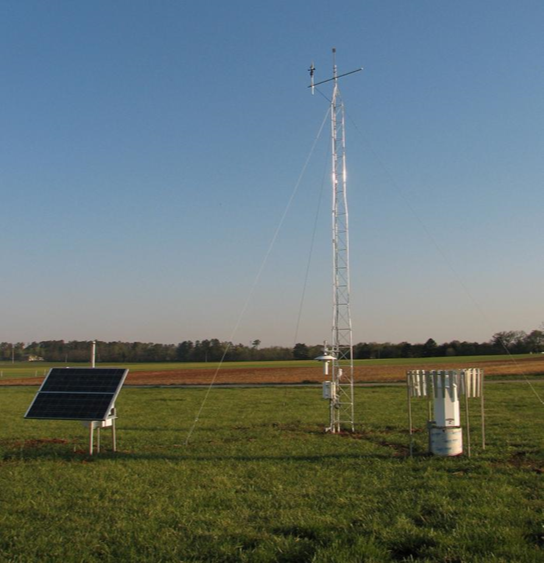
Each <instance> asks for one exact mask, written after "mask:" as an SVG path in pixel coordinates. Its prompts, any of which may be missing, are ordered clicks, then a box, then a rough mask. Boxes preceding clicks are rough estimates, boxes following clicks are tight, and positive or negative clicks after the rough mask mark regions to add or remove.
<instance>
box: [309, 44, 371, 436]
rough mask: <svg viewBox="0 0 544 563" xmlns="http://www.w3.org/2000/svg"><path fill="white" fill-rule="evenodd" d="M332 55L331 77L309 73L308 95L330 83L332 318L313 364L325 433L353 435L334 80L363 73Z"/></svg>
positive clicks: (342, 134)
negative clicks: (318, 374)
mask: <svg viewBox="0 0 544 563" xmlns="http://www.w3.org/2000/svg"><path fill="white" fill-rule="evenodd" d="M332 53H333V71H332V72H333V76H332V78H329V79H327V80H323V81H321V82H317V83H314V74H315V70H316V69H315V66H314V64H313V63H312V65H311V67H310V69H309V71H310V79H311V84H310V86H309V88H311V89H312V94H313V93H314V90H315V88H316V86H319V85H321V84H325V83H327V82H333V92H332V98H331V101H330V104H331V107H330V112H331V156H332V174H331V176H332V246H333V314H332V345H331V347H330V349H329V347H328V346H327V343H325V346H324V350H323V355H322V356H319V357H318V358H316V360H319V361H322V362H323V368H324V373H325V375H329V366H330V367H331V370H330V377H331V379H330V381H325V382H324V384H323V397H324V398H325V399H327V400H328V401H329V406H330V409H329V413H330V416H329V426H328V427H327V431H329V432H340V430H341V429H342V428H345V429H348V430H351V431H353V430H354V427H355V408H354V393H353V336H352V326H351V312H350V277H349V222H348V200H347V169H346V123H345V111H344V103H343V101H342V97H341V95H340V89H339V88H338V79H339V78H342V77H344V76H348V75H349V74H354V73H356V72H359V71H361V70H363V69H362V68H358V69H356V70H353V71H351V72H346V73H344V74H340V75H339V74H338V69H337V66H336V49H333V50H332Z"/></svg>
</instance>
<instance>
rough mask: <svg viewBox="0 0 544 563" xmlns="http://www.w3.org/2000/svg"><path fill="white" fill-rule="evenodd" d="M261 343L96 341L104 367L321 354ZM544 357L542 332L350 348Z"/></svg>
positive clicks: (66, 353)
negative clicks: (117, 364)
mask: <svg viewBox="0 0 544 563" xmlns="http://www.w3.org/2000/svg"><path fill="white" fill-rule="evenodd" d="M260 344H261V341H260V340H254V341H252V342H251V343H250V344H249V345H244V344H233V343H232V342H222V341H220V340H218V339H217V338H212V339H211V340H196V341H195V342H193V341H191V340H185V341H183V342H180V343H179V344H156V343H152V342H102V341H97V352H96V359H97V361H98V362H100V363H107V362H218V361H221V360H224V361H226V362H248V361H274V360H311V359H313V358H315V357H317V356H319V355H321V353H322V352H323V345H322V344H317V345H307V344H304V343H302V342H299V343H297V344H295V346H294V347H285V346H269V347H263V348H261V346H260ZM90 350H91V342H90V341H80V340H73V341H69V342H65V341H64V340H46V341H43V342H32V343H30V344H26V343H24V342H18V343H9V342H1V343H0V361H4V362H6V361H8V362H9V361H12V360H14V361H25V360H26V361H29V360H30V361H32V360H37V359H40V360H44V361H47V362H66V363H68V362H89V360H90ZM542 352H544V332H543V331H542V330H533V331H531V332H530V333H526V332H524V331H505V332H497V333H496V334H494V335H493V337H492V338H491V340H489V341H488V342H467V341H459V340H452V341H451V342H444V343H442V344H437V342H436V341H435V340H433V339H432V338H429V339H428V340H427V341H426V342H424V343H422V344H411V343H409V342H400V343H398V344H394V343H391V342H359V343H358V344H355V345H354V347H353V355H354V358H355V359H380V358H381V359H388V358H433V357H448V356H449V357H453V356H480V355H492V354H505V353H511V354H527V353H533V354H538V353H542Z"/></svg>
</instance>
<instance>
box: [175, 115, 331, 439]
mask: <svg viewBox="0 0 544 563" xmlns="http://www.w3.org/2000/svg"><path fill="white" fill-rule="evenodd" d="M329 111H330V109H329V108H327V111H326V113H325V117H324V118H323V121H322V122H321V125H320V127H319V131H318V133H317V136H316V137H315V139H314V142H313V144H312V148H311V149H310V152H309V154H308V156H307V158H306V161H305V162H304V165H303V167H302V170H301V172H300V174H299V177H298V180H297V182H296V183H295V186H294V188H293V191H292V193H291V196H290V198H289V200H288V202H287V205H286V206H285V209H284V211H283V214H282V216H281V219H280V221H279V223H278V226H277V227H276V230H275V232H274V235H273V236H272V239H271V241H270V244H269V245H268V250H267V251H266V253H265V255H264V258H263V260H262V262H261V266H260V268H259V270H258V272H257V275H256V276H255V279H254V281H253V284H252V286H251V288H250V290H249V292H248V294H247V298H246V301H245V303H244V305H243V307H242V309H241V311H240V314H239V315H238V319H237V321H236V324H235V325H234V328H233V330H232V333H231V335H230V338H229V342H228V344H227V346H226V347H225V351H224V352H223V355H222V357H221V360H220V361H219V365H218V366H217V368H216V370H215V373H214V374H213V377H212V380H211V382H210V384H209V385H208V388H207V390H206V393H205V395H204V399H203V400H202V403H201V405H200V408H199V409H198V411H197V414H196V417H195V419H194V421H193V424H192V426H191V428H190V429H189V432H188V433H187V437H186V439H185V445H186V446H187V445H188V444H189V441H190V439H191V436H192V435H193V432H194V430H195V428H196V425H197V424H198V421H199V419H200V415H201V414H202V411H203V410H204V406H205V405H206V402H207V400H208V397H209V395H210V392H211V390H212V387H213V385H214V383H215V380H216V379H217V376H218V374H219V371H220V369H221V367H222V365H223V362H224V361H225V358H226V356H227V353H228V351H229V349H230V347H231V345H232V341H233V340H234V337H235V335H236V333H237V332H238V328H239V327H240V323H241V322H242V319H243V317H244V315H245V313H246V310H247V308H248V307H249V304H250V302H251V300H252V298H253V294H254V293H255V290H256V288H257V285H258V283H259V281H260V279H261V275H262V273H263V271H264V268H265V266H266V264H267V262H268V258H269V256H270V254H271V252H272V249H273V248H274V245H275V243H276V240H277V238H278V235H279V233H280V231H281V228H282V226H283V223H284V222H285V219H286V217H287V214H288V212H289V209H290V208H291V205H292V203H293V200H294V199H295V195H296V194H297V192H298V188H299V186H300V183H301V182H302V178H303V177H304V174H305V173H306V169H307V168H308V164H309V163H310V160H311V158H312V155H313V153H314V151H315V147H316V145H317V143H318V141H319V139H320V137H321V133H322V131H323V127H324V126H325V123H326V122H327V118H328V117H329Z"/></svg>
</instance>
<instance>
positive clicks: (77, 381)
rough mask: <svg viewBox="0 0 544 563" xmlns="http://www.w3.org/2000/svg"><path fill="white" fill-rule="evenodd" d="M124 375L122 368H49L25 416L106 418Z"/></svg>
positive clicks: (125, 372) (79, 418)
mask: <svg viewBox="0 0 544 563" xmlns="http://www.w3.org/2000/svg"><path fill="white" fill-rule="evenodd" d="M127 374H128V370H127V369H123V368H52V369H51V370H50V371H49V374H48V375H47V377H46V378H45V380H44V382H43V383H42V386H41V387H40V389H39V391H38V393H37V395H36V397H35V398H34V400H33V401H32V404H31V405H30V407H29V409H28V411H27V413H26V414H25V418H41V419H58V420H106V418H108V415H109V414H110V412H111V409H112V408H113V405H114V403H115V399H116V398H117V395H118V394H119V391H120V390H121V387H122V386H123V383H124V381H125V378H126V376H127Z"/></svg>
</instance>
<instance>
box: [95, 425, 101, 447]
mask: <svg viewBox="0 0 544 563" xmlns="http://www.w3.org/2000/svg"><path fill="white" fill-rule="evenodd" d="M96 453H97V454H99V453H100V426H99V427H98V428H97V429H96Z"/></svg>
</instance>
